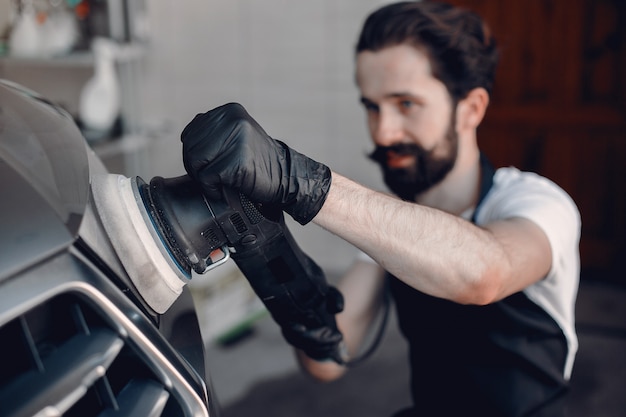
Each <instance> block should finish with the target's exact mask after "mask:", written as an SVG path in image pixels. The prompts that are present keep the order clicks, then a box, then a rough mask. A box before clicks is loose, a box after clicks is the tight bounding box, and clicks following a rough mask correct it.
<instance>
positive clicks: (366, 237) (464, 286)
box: [313, 173, 499, 303]
mask: <svg viewBox="0 0 626 417" xmlns="http://www.w3.org/2000/svg"><path fill="white" fill-rule="evenodd" d="M313 221H314V222H315V223H316V224H318V225H320V226H322V227H323V228H325V229H327V230H328V231H330V232H332V233H334V234H336V235H338V236H339V237H341V238H343V239H344V240H346V241H348V242H350V243H352V244H353V245H355V246H356V247H358V248H359V249H361V250H363V251H364V252H365V253H367V254H368V255H370V256H371V257H372V258H373V259H375V260H376V261H377V262H378V263H379V264H380V265H381V266H382V267H383V268H385V269H386V270H387V271H389V272H390V273H392V274H394V275H395V276H396V277H398V278H400V279H402V280H403V281H405V282H406V283H407V284H409V285H411V286H413V287H414V288H417V289H418V290H420V291H422V292H425V293H427V294H430V295H433V296H436V297H442V298H446V299H450V300H454V301H458V302H468V303H474V302H480V301H477V300H475V299H474V298H473V297H474V296H475V294H477V293H479V294H480V293H482V292H484V290H483V289H481V288H480V287H481V285H482V284H481V283H482V282H483V278H484V277H485V276H488V275H489V274H492V273H493V272H492V271H491V270H490V268H494V267H495V268H496V269H497V263H496V264H494V262H493V259H497V258H498V250H499V246H498V245H497V244H496V242H494V239H492V238H491V236H490V234H489V232H488V231H485V230H482V229H479V228H478V227H476V226H474V225H473V224H471V223H469V222H467V221H465V220H462V219H460V218H458V217H456V216H453V215H449V214H446V213H444V212H442V211H439V210H435V209H432V208H429V207H424V206H420V205H418V204H411V203H407V202H404V201H401V200H399V199H396V198H394V197H391V196H388V195H385V194H382V193H379V192H376V191H373V190H370V189H367V188H365V187H363V186H361V185H359V184H357V183H355V182H353V181H351V180H349V179H347V178H345V177H343V176H341V175H339V174H336V173H333V180H332V185H331V189H330V192H329V194H328V197H327V199H326V202H325V204H324V206H323V207H322V209H321V210H320V212H319V213H318V215H317V216H316V217H315V218H314V220H313ZM490 246H492V247H490ZM485 254H489V255H490V256H489V259H487V258H486V255H485ZM482 296H484V294H483V295H481V297H482Z"/></svg>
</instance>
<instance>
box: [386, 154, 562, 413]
mask: <svg viewBox="0 0 626 417" xmlns="http://www.w3.org/2000/svg"><path fill="white" fill-rule="evenodd" d="M480 163H481V173H482V175H481V178H482V179H481V191H480V199H479V203H478V205H477V207H476V210H475V212H474V217H473V219H472V221H475V217H476V213H478V210H479V209H480V204H481V203H482V201H483V199H484V198H485V196H486V195H487V193H488V192H489V190H490V189H491V186H492V184H493V175H494V168H493V167H492V165H491V164H490V163H489V161H488V160H487V158H485V157H484V156H483V155H482V154H481V158H480ZM389 285H390V288H391V292H392V295H393V298H394V301H395V304H396V309H397V313H398V321H399V325H400V329H401V331H402V333H403V334H404V336H405V337H406V339H407V340H408V342H409V352H410V361H411V389H412V396H413V401H414V408H412V409H410V410H404V411H403V412H401V413H399V414H397V416H424V417H430V416H465V415H471V416H474V415H475V416H481V417H485V416H494V417H495V416H507V417H508V416H532V417H540V416H541V417H543V416H549V417H558V416H563V415H564V402H565V401H564V393H565V392H566V390H567V381H566V380H565V379H564V377H563V369H564V364H565V360H566V355H567V341H566V339H565V336H564V334H563V332H562V331H561V329H560V328H559V326H558V325H557V323H556V322H555V321H554V319H553V318H552V317H551V316H550V315H548V314H547V313H546V312H545V311H544V310H543V309H541V308H540V307H539V306H537V305H536V304H535V303H533V302H532V301H530V300H529V299H528V298H527V297H526V295H525V294H523V293H522V292H518V293H516V294H513V295H511V296H509V297H507V298H505V299H503V300H501V301H499V302H496V303H493V304H490V305H486V306H474V305H461V304H457V303H454V302H451V301H448V300H444V299H441V298H436V297H432V296H429V295H426V294H424V293H421V292H419V291H417V290H415V289H413V288H412V287H409V286H408V285H406V284H404V283H403V282H402V281H400V280H399V279H397V278H395V277H393V276H391V275H389Z"/></svg>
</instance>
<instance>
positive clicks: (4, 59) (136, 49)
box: [0, 43, 145, 67]
mask: <svg viewBox="0 0 626 417" xmlns="http://www.w3.org/2000/svg"><path fill="white" fill-rule="evenodd" d="M144 55H145V45H143V44H137V43H133V44H123V45H118V47H117V48H116V53H115V62H117V63H127V62H132V61H134V60H137V59H139V58H141V57H143V56H144ZM0 63H1V64H4V65H27V66H42V67H51V66H53V67H91V66H92V65H93V63H94V58H93V54H92V53H91V51H88V50H85V51H74V52H72V53H70V54H67V55H59V56H33V57H28V56H11V55H4V56H0Z"/></svg>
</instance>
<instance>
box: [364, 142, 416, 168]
mask: <svg viewBox="0 0 626 417" xmlns="http://www.w3.org/2000/svg"><path fill="white" fill-rule="evenodd" d="M390 153H392V154H394V155H397V156H416V157H419V156H421V155H423V154H424V153H425V152H424V150H423V149H422V148H420V147H419V146H418V145H416V144H414V143H398V144H394V145H391V146H377V147H376V148H375V149H374V150H373V151H372V152H371V153H370V154H369V155H367V157H368V158H369V159H371V160H372V161H374V162H377V163H379V164H381V165H385V166H386V165H387V159H388V157H389V154H390Z"/></svg>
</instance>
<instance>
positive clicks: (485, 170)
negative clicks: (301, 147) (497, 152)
mask: <svg viewBox="0 0 626 417" xmlns="http://www.w3.org/2000/svg"><path fill="white" fill-rule="evenodd" d="M495 173H496V170H495V168H494V167H493V165H492V164H491V162H490V161H489V159H488V158H487V156H486V155H485V154H484V153H483V152H481V153H480V195H479V197H478V203H477V204H476V209H475V210H474V214H473V215H472V223H476V215H477V214H478V210H479V208H480V205H481V204H482V202H483V200H484V199H485V196H486V195H487V193H489V190H491V186H492V185H493V176H494V174H495Z"/></svg>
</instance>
